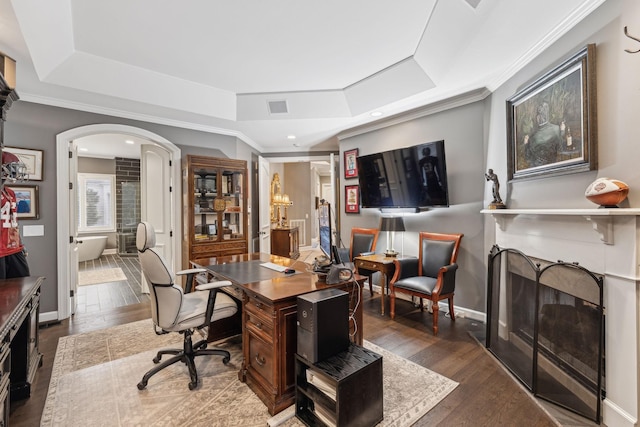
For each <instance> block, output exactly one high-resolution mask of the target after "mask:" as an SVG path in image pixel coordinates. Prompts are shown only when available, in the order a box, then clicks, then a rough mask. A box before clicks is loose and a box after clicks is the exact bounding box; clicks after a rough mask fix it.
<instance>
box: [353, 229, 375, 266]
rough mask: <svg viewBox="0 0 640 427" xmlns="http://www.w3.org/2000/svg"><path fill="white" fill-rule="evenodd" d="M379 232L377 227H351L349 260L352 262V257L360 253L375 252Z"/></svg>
mask: <svg viewBox="0 0 640 427" xmlns="http://www.w3.org/2000/svg"><path fill="white" fill-rule="evenodd" d="M379 233H380V230H378V229H377V228H358V227H354V228H352V229H351V244H350V245H349V261H352V262H353V259H354V258H355V257H357V256H359V255H361V254H364V253H368V252H375V250H376V244H377V243H378V234H379Z"/></svg>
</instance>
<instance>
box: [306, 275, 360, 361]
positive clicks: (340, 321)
mask: <svg viewBox="0 0 640 427" xmlns="http://www.w3.org/2000/svg"><path fill="white" fill-rule="evenodd" d="M297 335H298V354H299V355H300V356H302V357H304V358H305V359H307V360H308V361H309V362H311V363H317V362H320V361H322V360H324V359H326V358H328V357H331V356H333V355H335V354H337V353H340V352H342V351H344V350H346V349H347V348H348V347H349V294H348V293H347V292H345V291H341V290H339V289H332V288H330V289H323V290H321V291H316V292H311V293H309V294H304V295H300V296H298V333H297Z"/></svg>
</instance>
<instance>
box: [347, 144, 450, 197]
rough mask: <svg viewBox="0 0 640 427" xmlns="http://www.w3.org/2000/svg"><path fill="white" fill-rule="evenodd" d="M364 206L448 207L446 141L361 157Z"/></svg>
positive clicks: (359, 171) (359, 166)
mask: <svg viewBox="0 0 640 427" xmlns="http://www.w3.org/2000/svg"><path fill="white" fill-rule="evenodd" d="M356 161H357V164H358V181H359V184H360V203H361V205H362V207H363V208H426V207H448V206H449V187H448V183H447V162H446V157H445V150H444V141H435V142H428V143H425V144H420V145H415V146H413V147H407V148H398V149H395V150H389V151H384V152H382V153H376V154H368V155H365V156H359V157H358V158H357V159H356Z"/></svg>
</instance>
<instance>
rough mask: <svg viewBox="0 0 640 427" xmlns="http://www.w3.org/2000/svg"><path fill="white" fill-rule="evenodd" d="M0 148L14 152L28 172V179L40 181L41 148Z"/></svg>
mask: <svg viewBox="0 0 640 427" xmlns="http://www.w3.org/2000/svg"><path fill="white" fill-rule="evenodd" d="M2 149H3V150H5V151H8V152H9V153H11V154H15V155H16V156H17V157H18V159H20V161H21V162H22V163H24V165H25V166H26V168H27V173H28V174H29V178H28V180H29V181H42V160H43V159H42V158H43V153H44V152H43V151H42V150H31V149H28V148H17V147H3V148H2Z"/></svg>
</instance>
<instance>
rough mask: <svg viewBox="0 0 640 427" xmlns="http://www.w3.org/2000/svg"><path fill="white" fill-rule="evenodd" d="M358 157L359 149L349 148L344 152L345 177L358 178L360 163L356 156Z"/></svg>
mask: <svg viewBox="0 0 640 427" xmlns="http://www.w3.org/2000/svg"><path fill="white" fill-rule="evenodd" d="M357 157H358V149H357V148H354V149H353V150H347V151H345V152H344V177H345V178H357V177H358V163H357V162H356V158H357Z"/></svg>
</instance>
